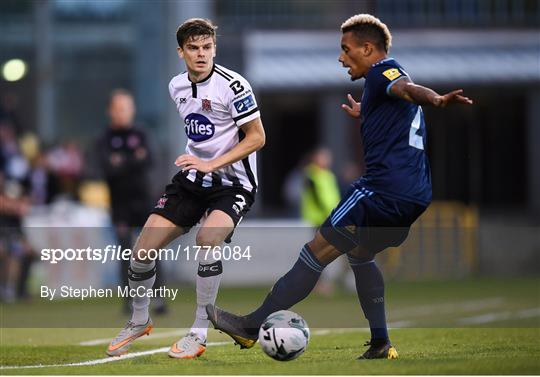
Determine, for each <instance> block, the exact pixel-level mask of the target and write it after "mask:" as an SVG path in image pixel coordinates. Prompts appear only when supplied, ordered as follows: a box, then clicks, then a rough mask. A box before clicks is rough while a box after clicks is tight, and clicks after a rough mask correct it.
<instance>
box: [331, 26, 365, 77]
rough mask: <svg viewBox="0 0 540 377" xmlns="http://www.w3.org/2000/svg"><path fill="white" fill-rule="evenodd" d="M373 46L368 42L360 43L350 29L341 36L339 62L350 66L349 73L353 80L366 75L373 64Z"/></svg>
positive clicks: (344, 65) (347, 66)
mask: <svg viewBox="0 0 540 377" xmlns="http://www.w3.org/2000/svg"><path fill="white" fill-rule="evenodd" d="M370 55H371V48H370V46H369V44H367V43H360V42H359V41H358V39H357V38H356V37H355V36H354V34H353V33H352V32H350V31H348V32H346V33H344V34H343V35H342V37H341V53H340V54H339V59H338V60H339V62H340V63H341V64H342V65H343V67H345V68H349V70H348V72H347V73H348V74H349V75H350V76H351V80H352V81H354V80H358V79H360V78H362V77H364V76H365V75H366V74H367V72H368V71H369V68H370V67H371V64H370V63H369V57H370Z"/></svg>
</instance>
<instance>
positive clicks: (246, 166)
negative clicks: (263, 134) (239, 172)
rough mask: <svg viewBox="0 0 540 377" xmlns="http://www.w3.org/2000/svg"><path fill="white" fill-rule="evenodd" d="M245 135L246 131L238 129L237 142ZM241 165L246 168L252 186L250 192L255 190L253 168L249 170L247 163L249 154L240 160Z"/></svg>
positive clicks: (255, 183)
mask: <svg viewBox="0 0 540 377" xmlns="http://www.w3.org/2000/svg"><path fill="white" fill-rule="evenodd" d="M245 137H246V133H245V132H244V131H242V130H238V142H241V141H242V140H244V138H245ZM242 165H244V169H246V174H247V176H248V179H249V183H251V186H253V188H252V189H251V193H253V194H254V193H255V192H256V191H257V182H256V181H255V174H253V170H251V165H250V163H249V156H247V157H246V158H244V159H243V160H242Z"/></svg>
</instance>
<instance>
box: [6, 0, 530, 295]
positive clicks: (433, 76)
mask: <svg viewBox="0 0 540 377" xmlns="http://www.w3.org/2000/svg"><path fill="white" fill-rule="evenodd" d="M361 12H367V13H372V14H375V15H377V16H378V17H380V18H381V19H382V20H383V21H384V22H385V23H387V25H388V26H389V27H390V29H391V31H392V33H393V36H394V46H395V47H394V48H393V49H392V51H391V55H392V56H395V57H396V58H397V59H398V60H399V61H400V62H401V63H402V64H403V65H404V67H406V69H407V70H408V72H409V73H410V74H411V76H412V77H413V79H414V80H415V81H416V82H417V83H419V84H423V85H426V86H430V87H432V88H434V89H435V90H437V91H439V92H442V91H445V90H449V89H453V88H457V87H459V88H464V89H465V93H466V94H467V95H468V96H470V97H471V98H473V99H474V100H475V105H474V106H472V107H459V106H456V107H454V108H452V109H451V110H447V111H441V110H435V109H430V108H426V109H425V113H426V119H427V123H428V154H429V156H430V159H431V164H432V174H433V185H434V199H435V202H434V205H433V206H432V208H431V209H430V211H429V212H428V213H426V215H425V216H423V217H422V219H421V220H420V221H419V222H418V223H417V224H416V226H415V229H414V230H413V233H412V235H411V237H410V239H409V240H408V242H407V243H406V244H405V245H404V246H403V247H402V248H400V249H398V250H396V251H394V252H392V253H386V254H385V255H383V256H381V261H380V262H381V263H382V264H383V266H384V269H385V270H386V273H387V276H389V277H390V278H393V279H397V280H425V279H428V280H429V279H460V278H464V277H478V276H496V277H499V278H501V277H505V276H508V277H511V276H538V273H539V271H540V236H539V235H540V233H539V232H538V226H539V224H540V195H538V193H540V168H539V167H538V161H540V148H538V146H537V145H538V144H540V85H539V84H540V62H539V59H540V58H539V56H540V39H539V26H540V2H539V1H537V0H514V1H512V0H474V1H468V0H432V1H430V0H366V1H352V0H351V1H128V0H114V1H113V0H107V1H85V0H56V1H53V0H49V1H47V0H43V1H25V0H3V1H2V2H1V3H0V20H1V22H0V44H1V46H2V48H1V49H0V64H2V65H3V69H4V70H3V74H4V77H3V78H2V79H1V80H0V95H1V97H2V106H3V110H2V111H3V118H4V119H8V121H10V122H12V123H14V124H15V125H16V127H17V130H18V136H19V141H20V144H21V146H23V148H22V149H23V150H27V149H29V150H32V147H28V145H34V144H32V143H33V142H35V140H36V139H35V138H37V140H38V143H39V145H40V148H41V150H43V151H44V152H45V153H49V155H50V154H52V152H53V151H56V152H58V151H61V152H66V151H67V152H66V153H67V155H68V156H72V158H71V162H74V161H75V162H76V161H78V159H80V161H81V162H80V164H79V166H75V167H73V169H74V172H71V173H69V172H68V173H66V172H63V171H62V170H61V167H60V168H59V170H58V171H55V172H54V173H55V174H60V175H62V174H67V175H68V176H69V174H72V176H71V177H72V178H73V179H74V180H75V181H76V182H77V185H79V186H78V188H77V194H80V195H79V198H81V199H82V201H83V202H85V203H87V204H88V203H92V202H93V203H96V202H97V204H100V202H101V199H100V195H102V194H100V193H101V192H102V191H100V187H102V186H101V185H100V184H99V175H98V174H97V173H96V171H95V169H94V167H93V158H92V143H93V141H94V140H95V138H96V137H97V136H98V135H99V134H101V133H102V132H103V130H104V129H105V127H106V124H107V119H106V113H105V108H106V105H107V100H108V95H109V93H110V91H111V90H113V89H115V88H118V87H123V88H127V89H129V90H131V91H133V93H134V95H135V99H136V105H137V121H138V123H139V124H142V125H143V126H144V128H145V130H146V131H147V132H148V133H149V134H150V136H151V137H152V138H153V146H154V148H153V150H154V158H155V161H156V163H155V164H154V170H153V177H152V180H151V182H152V191H153V193H154V197H156V198H157V197H158V196H159V194H160V191H161V190H162V188H163V186H164V184H165V183H166V182H167V181H168V180H169V179H170V176H171V175H172V174H173V173H174V172H175V171H174V165H173V164H172V161H173V160H174V158H175V157H176V156H177V155H178V154H180V153H181V151H183V148H184V144H185V135H184V133H183V128H182V127H181V125H180V121H179V119H178V115H177V113H176V110H175V107H174V106H173V105H172V103H171V101H170V98H169V94H168V91H167V84H168V81H169V80H170V78H171V77H172V76H174V75H175V74H177V73H178V72H179V71H183V70H184V67H183V64H182V63H180V62H179V60H178V57H177V54H176V41H175V36H174V33H175V30H176V28H177V26H178V24H179V23H180V22H182V21H183V20H184V19H186V18H188V17H195V16H197V17H206V18H210V19H212V20H214V22H215V23H216V24H217V25H218V26H219V29H218V33H219V36H218V56H217V58H216V62H218V63H219V64H222V65H225V66H227V67H229V68H231V69H234V70H236V71H238V72H241V73H242V74H243V75H244V76H245V77H246V78H247V79H248V80H249V81H250V82H251V84H252V86H253V88H254V90H255V93H256V95H257V98H258V102H259V104H260V109H261V112H262V118H263V122H264V126H265V129H266V132H267V145H266V146H265V148H264V150H263V151H262V152H260V154H259V178H260V192H259V197H258V202H257V204H256V206H255V207H254V208H253V210H252V212H251V213H250V215H249V221H246V226H253V227H272V228H273V229H274V230H273V232H275V233H272V232H270V233H269V234H274V235H275V234H277V235H279V234H281V233H280V229H287V228H290V227H298V226H299V223H298V221H296V220H295V216H294V215H291V210H290V209H289V208H287V205H286V201H285V199H284V196H283V185H284V183H285V179H286V177H287V174H288V173H289V172H290V171H291V170H292V169H293V168H294V167H295V166H297V164H298V163H299V161H300V160H301V159H302V157H303V156H304V155H305V154H306V153H307V152H308V151H309V150H310V149H312V148H313V147H314V146H316V145H319V144H324V145H327V146H328V147H330V148H331V149H332V151H333V153H334V165H333V168H334V169H333V170H334V172H335V173H336V174H337V175H340V174H342V173H343V171H342V170H343V169H344V167H345V166H348V165H349V164H350V163H353V164H356V165H357V167H358V169H360V171H361V169H362V161H361V154H362V145H361V141H360V139H359V137H357V135H358V125H355V122H354V121H352V120H350V119H348V118H347V117H346V116H345V115H344V114H343V113H342V111H341V109H340V106H339V105H340V104H341V103H343V102H344V101H345V96H346V94H347V93H349V92H351V93H353V94H354V95H355V96H356V97H359V95H360V90H361V84H360V83H354V84H353V83H351V82H350V81H349V80H348V77H347V75H346V72H345V71H344V70H343V69H342V68H341V67H340V64H339V63H338V62H337V56H338V53H339V36H340V32H339V25H340V24H341V22H342V21H343V20H345V19H346V18H347V17H349V16H350V15H352V14H355V13H361ZM15 58H16V59H22V60H23V61H24V62H25V63H26V67H27V71H26V74H25V75H24V76H23V77H22V78H21V79H20V80H17V81H8V80H7V79H6V76H5V75H6V74H9V72H7V71H6V69H7V68H6V67H7V66H6V65H4V64H5V63H6V62H8V61H9V60H11V59H15ZM29 135H34V136H29ZM25 148H26V149H25ZM70 153H73V154H70ZM68 160H69V159H68ZM169 162H171V163H169ZM74 164H75V165H77V164H76V163H74ZM68 165H69V164H68ZM66 169H68V170H69V166H68V167H66ZM96 183H97V186H96ZM96 187H97V188H96ZM96 190H97V191H96ZM96 198H97V199H96ZM64 199H65V197H64ZM61 204H62V205H63V206H64V207H62V208H58V206H57V207H55V208H53V207H54V205H53V206H52V207H47V208H38V209H36V211H34V213H33V216H34V217H32V218H31V220H33V221H34V222H30V223H31V224H43V223H46V224H50V223H51V221H55V222H56V223H57V224H58V226H62V225H66V224H71V225H78V226H80V227H90V226H101V225H102V224H106V223H107V219H106V218H105V219H102V220H99V216H100V215H96V216H97V219H94V220H95V222H93V223H90V222H89V221H88V219H89V218H91V217H92V216H91V213H92V212H91V211H92V210H89V209H88V207H86V205H87V204H84V205H85V207H80V206H79V205H80V203H77V202H76V201H75V202H73V201H72V200H71V199H70V200H68V201H66V200H62V201H61ZM70 206H71V207H70ZM77 211H83V212H82V214H80V215H78V219H80V218H85V219H86V220H83V221H81V222H78V223H77V222H76V221H75V220H73V216H75V215H74V213H75V212H77ZM85 211H86V212H85ZM88 211H90V212H88ZM70 216H71V217H70ZM100 221H103V222H100ZM309 232H310V230H309V229H307V228H302V227H301V226H300V230H299V231H298V233H296V234H295V237H296V238H297V239H300V240H303V242H305V240H306V239H308V238H309ZM27 233H28V232H27ZM30 233H31V231H30ZM34 233H35V232H34ZM237 234H238V237H239V238H241V235H240V234H241V233H240V232H237ZM108 235H109V236H110V234H108ZM29 237H30V238H35V237H38V236H35V234H34V235H32V234H30V235H29ZM77 237H79V236H77ZM87 237H88V238H91V237H92V236H91V235H87ZM100 237H105V238H106V237H107V235H106V236H103V235H101V236H100ZM258 237H262V236H258ZM267 237H270V238H271V237H273V236H268V234H267ZM37 239H38V241H36V244H39V237H38V238H37ZM274 239H275V238H274ZM79 241H80V237H79ZM238 242H241V241H238ZM245 242H248V241H245ZM259 242H261V241H259ZM261 243H262V244H266V245H267V247H268V250H262V251H261V253H262V254H263V255H266V259H265V258H263V259H259V260H260V263H261V265H265V264H266V263H268V262H272V263H273V265H274V268H275V269H274V270H272V271H267V273H266V274H265V273H255V274H254V276H253V277H250V279H251V278H253V279H255V278H257V281H258V283H260V284H262V285H267V284H268V283H271V282H272V281H273V280H274V278H275V277H277V276H279V272H283V271H284V269H285V268H286V267H287V266H289V264H290V262H291V261H293V260H294V259H296V256H297V251H298V250H299V248H298V245H296V244H294V243H289V244H287V243H286V242H285V245H284V246H283V247H276V246H275V244H272V243H269V242H266V241H264V242H261ZM291 244H293V245H295V246H294V247H290V245H291ZM269 245H271V246H272V247H270V246H269ZM278 256H279V257H278ZM34 267H35V268H34V272H35V271H37V272H35V273H36V274H37V278H35V279H37V281H48V282H50V281H51V276H52V275H55V276H56V277H55V279H54V281H57V280H56V279H57V278H58V271H57V270H54V271H53V270H48V269H47V268H48V267H43V266H41V267H40V265H39V264H37V265H36V266H34ZM243 268H244V267H242V266H241V265H237V266H236V267H234V266H231V267H230V269H229V272H227V273H226V274H225V275H226V277H225V279H224V284H225V285H227V284H228V283H230V284H235V283H236V284H238V283H244V282H245V281H244V280H242V279H240V280H238V279H235V276H236V273H235V269H237V270H238V271H242V270H243ZM166 269H167V268H166ZM168 269H169V274H168V279H169V281H172V280H174V279H175V278H176V279H179V280H180V281H192V279H193V275H194V274H193V271H192V266H188V265H186V264H184V265H182V264H178V263H177V264H176V265H175V266H173V267H168ZM256 269H257V268H256ZM99 271H101V272H100V273H97V274H98V275H104V274H105V273H106V272H107V274H108V273H111V271H114V270H113V269H110V270H106V269H103V268H101V267H100V270H99ZM75 275H77V274H75ZM89 275H91V274H89ZM78 278H80V277H78ZM88 279H90V280H89V281H90V282H92V281H95V280H96V277H95V276H94V277H92V276H89V277H88ZM101 281H102V282H103V283H104V284H105V283H110V277H109V280H107V279H105V280H103V279H101ZM79 283H80V284H82V285H84V284H86V283H85V281H83V280H81V281H80V282H79ZM36 284H37V283H36V282H35V283H34V287H35V285H36ZM537 304H538V302H537Z"/></svg>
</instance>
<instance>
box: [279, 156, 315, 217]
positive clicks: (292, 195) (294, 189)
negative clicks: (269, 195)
mask: <svg viewBox="0 0 540 377" xmlns="http://www.w3.org/2000/svg"><path fill="white" fill-rule="evenodd" d="M309 157H310V156H309V155H305V156H303V157H302V158H301V159H300V161H299V162H298V164H296V166H295V167H294V168H293V169H292V170H291V171H289V173H288V174H287V177H286V178H285V182H284V184H283V187H282V195H283V197H284V198H285V202H286V204H287V212H288V214H289V215H290V216H294V217H296V218H298V217H300V202H301V200H302V191H303V190H304V169H305V168H306V165H307V163H308V160H309Z"/></svg>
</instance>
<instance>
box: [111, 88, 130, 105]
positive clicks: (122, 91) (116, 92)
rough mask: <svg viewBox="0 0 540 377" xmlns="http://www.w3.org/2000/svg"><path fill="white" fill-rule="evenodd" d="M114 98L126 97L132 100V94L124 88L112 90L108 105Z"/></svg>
mask: <svg viewBox="0 0 540 377" xmlns="http://www.w3.org/2000/svg"><path fill="white" fill-rule="evenodd" d="M116 96H126V97H131V98H132V99H133V94H132V93H131V92H130V91H129V90H127V89H124V88H116V89H113V90H112V91H111V93H110V94H109V104H110V103H111V102H112V100H113V99H114V97H116Z"/></svg>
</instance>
